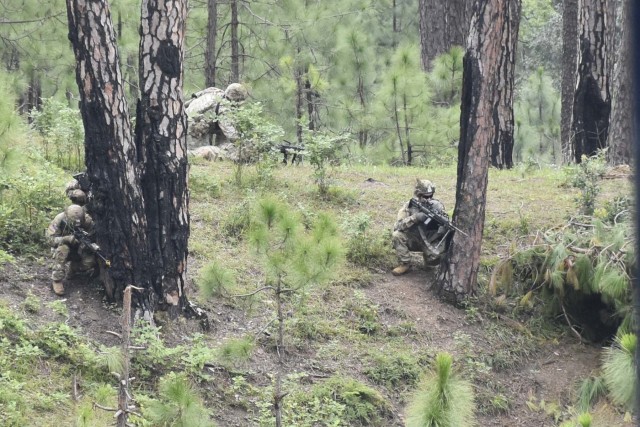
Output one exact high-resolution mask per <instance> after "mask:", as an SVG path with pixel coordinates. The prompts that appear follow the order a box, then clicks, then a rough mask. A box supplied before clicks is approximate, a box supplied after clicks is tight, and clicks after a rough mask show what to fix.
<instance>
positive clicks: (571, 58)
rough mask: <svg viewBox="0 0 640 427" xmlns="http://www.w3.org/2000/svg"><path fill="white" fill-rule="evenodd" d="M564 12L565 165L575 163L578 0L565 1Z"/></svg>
mask: <svg viewBox="0 0 640 427" xmlns="http://www.w3.org/2000/svg"><path fill="white" fill-rule="evenodd" d="M563 3H564V10H563V12H562V106H561V113H560V115H561V120H560V122H561V125H560V132H561V139H562V157H563V160H564V162H565V163H570V162H572V161H573V132H572V130H571V124H572V123H573V95H574V94H575V91H576V74H577V72H578V0H564V2H563Z"/></svg>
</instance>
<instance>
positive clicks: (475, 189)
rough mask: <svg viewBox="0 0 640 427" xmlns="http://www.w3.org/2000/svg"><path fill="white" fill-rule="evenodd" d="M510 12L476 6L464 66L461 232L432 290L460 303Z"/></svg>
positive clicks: (476, 258)
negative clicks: (504, 32) (504, 35)
mask: <svg viewBox="0 0 640 427" xmlns="http://www.w3.org/2000/svg"><path fill="white" fill-rule="evenodd" d="M507 16H508V10H507V7H506V5H505V3H504V2H503V1H501V0H488V1H483V2H476V3H475V4H474V8H473V17H472V19H471V26H470V34H469V38H468V45H467V51H466V53H465V57H464V61H463V64H464V65H463V68H464V71H463V73H464V74H463V83H462V104H461V115H460V143H459V145H458V178H457V184H456V205H455V210H454V213H453V218H452V221H453V223H454V224H455V225H456V226H457V227H458V228H459V229H460V230H461V231H462V233H461V232H455V233H454V234H453V235H450V236H449V238H448V242H447V243H448V245H449V250H448V251H447V254H446V256H444V257H443V259H442V262H441V265H440V270H439V273H438V277H437V282H436V287H437V290H438V291H439V293H440V295H441V296H442V297H444V298H445V299H447V300H450V301H452V302H460V301H461V300H462V299H464V298H465V296H467V295H469V294H472V293H473V292H474V291H475V288H476V279H477V274H478V267H479V263H480V249H481V244H482V232H483V230H484V217H485V205H486V190H487V182H488V169H489V154H490V150H491V144H492V141H493V139H494V136H495V125H494V121H493V114H494V111H495V106H496V104H497V102H498V100H497V97H496V93H497V89H498V86H499V83H500V79H499V67H500V61H501V55H503V54H504V52H503V49H502V46H501V37H500V35H501V29H502V28H503V27H504V25H505V21H506V19H507Z"/></svg>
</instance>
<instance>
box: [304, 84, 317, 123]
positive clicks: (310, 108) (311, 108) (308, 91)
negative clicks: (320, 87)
mask: <svg viewBox="0 0 640 427" xmlns="http://www.w3.org/2000/svg"><path fill="white" fill-rule="evenodd" d="M304 93H305V97H306V101H307V114H308V115H309V130H311V131H313V130H316V122H315V117H316V114H315V111H316V108H315V103H314V101H313V97H314V93H313V88H312V87H311V82H310V81H309V79H308V78H306V79H304Z"/></svg>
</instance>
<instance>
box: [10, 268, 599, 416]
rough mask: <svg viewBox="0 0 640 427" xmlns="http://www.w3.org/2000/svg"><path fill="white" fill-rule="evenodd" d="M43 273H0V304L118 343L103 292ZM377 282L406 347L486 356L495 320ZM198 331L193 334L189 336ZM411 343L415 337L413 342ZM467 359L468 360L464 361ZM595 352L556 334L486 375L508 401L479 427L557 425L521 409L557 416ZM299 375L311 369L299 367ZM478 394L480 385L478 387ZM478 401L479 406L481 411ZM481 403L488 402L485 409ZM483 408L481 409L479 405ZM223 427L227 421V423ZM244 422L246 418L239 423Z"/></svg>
mask: <svg viewBox="0 0 640 427" xmlns="http://www.w3.org/2000/svg"><path fill="white" fill-rule="evenodd" d="M49 274H50V273H49V270H48V268H47V267H46V265H43V263H37V262H30V263H22V264H17V265H9V266H7V267H6V268H5V269H4V271H2V270H0V285H1V288H0V289H1V290H0V300H4V301H5V302H6V303H7V304H8V305H10V306H11V307H12V308H14V309H15V310H17V311H22V312H24V308H23V305H22V303H23V301H24V299H25V298H26V297H27V296H28V295H30V294H31V295H34V296H36V297H37V298H39V299H40V301H41V303H42V307H41V309H40V310H39V312H38V314H37V315H35V316H34V315H31V316H30V318H32V319H33V321H34V322H36V323H39V324H43V323H47V322H51V321H60V320H61V319H60V315H59V314H57V313H55V312H54V311H53V310H52V309H51V307H50V305H49V304H50V303H51V302H53V301H56V300H61V301H64V303H65V304H66V306H67V308H68V313H69V315H68V318H67V319H65V321H66V322H67V323H68V324H69V325H70V326H72V327H74V328H78V329H79V330H81V331H82V334H83V335H84V336H86V337H87V338H88V339H89V340H92V341H93V342H98V343H102V344H105V345H108V346H114V345H118V344H119V342H118V339H117V338H116V337H115V336H114V335H113V334H110V333H109V332H108V331H109V330H118V324H119V321H120V320H119V319H120V309H119V308H118V307H116V306H113V305H109V304H106V303H105V302H104V301H103V297H102V292H101V291H100V290H98V289H95V288H92V287H90V286H87V285H84V284H83V283H82V279H79V280H75V281H70V282H67V284H66V290H67V294H66V295H65V297H62V298H61V297H57V296H55V295H54V294H53V293H52V292H51V290H50V280H49ZM374 277H375V283H374V284H373V285H372V286H368V287H366V288H363V289H362V292H364V293H365V295H366V297H367V298H368V299H369V300H370V301H371V302H372V303H374V304H376V305H378V306H379V308H380V309H379V312H380V313H381V322H382V323H383V324H385V325H387V326H390V325H393V324H395V323H398V322H400V321H402V320H411V321H412V322H414V324H415V328H416V332H417V333H416V334H415V335H414V336H415V339H414V341H413V342H409V343H408V344H409V345H412V346H415V348H420V349H423V348H424V349H429V348H431V349H433V350H437V351H449V352H451V353H452V354H453V355H454V360H459V359H461V358H462V357H464V355H463V354H461V353H464V352H465V351H464V349H461V348H460V342H459V337H458V339H456V334H460V333H463V334H465V335H466V336H469V337H470V342H471V345H472V346H473V348H472V349H467V350H468V351H469V353H471V354H474V353H475V354H480V353H482V354H483V355H484V356H485V357H491V355H492V351H493V349H492V348H488V347H487V345H486V343H488V342H490V340H489V338H488V335H487V334H489V333H491V327H490V326H491V324H493V323H494V322H495V320H491V321H489V320H487V319H483V317H482V315H481V314H480V315H478V316H476V318H474V320H473V321H470V320H469V316H468V313H467V312H465V310H462V309H458V308H454V307H452V306H450V305H448V304H445V303H442V302H441V301H439V300H438V299H437V298H436V297H435V296H434V295H433V293H432V292H431V291H430V290H429V289H428V285H427V284H428V283H430V282H431V280H432V273H428V272H425V271H423V270H420V269H414V270H412V271H410V272H409V273H408V274H406V275H405V276H402V277H394V276H392V275H390V274H388V273H385V274H378V275H375V276H374ZM210 317H211V320H212V322H214V324H215V327H214V328H213V330H212V331H211V332H210V333H211V334H214V335H215V337H212V338H213V339H219V338H220V337H221V336H224V335H230V334H233V333H234V331H242V330H247V329H252V328H255V327H256V324H257V323H260V322H256V319H255V318H254V319H250V318H248V317H245V316H243V315H241V314H239V312H234V311H233V310H227V309H220V310H217V311H214V312H211V314H210ZM195 329H197V328H195V327H194V330H195ZM412 339H413V338H412ZM469 353H467V354H469ZM599 354H600V348H599V347H598V346H591V345H583V344H580V343H579V342H578V340H577V339H576V337H574V336H572V335H571V334H570V333H569V332H567V333H566V334H561V336H560V338H559V339H557V340H549V341H547V342H545V343H542V344H541V345H540V346H539V347H538V348H537V349H536V350H535V351H534V352H532V354H531V355H530V356H528V358H526V359H525V360H522V361H520V362H519V363H517V364H515V366H511V367H509V368H508V369H505V370H501V371H495V370H493V371H492V372H489V373H487V374H486V375H485V376H484V378H487V379H488V381H490V382H491V383H492V384H490V387H491V389H492V390H499V391H500V393H501V394H503V395H504V396H505V398H506V400H507V401H508V402H509V408H508V409H507V410H506V411H501V412H499V413H495V414H483V413H479V414H478V416H479V420H478V421H479V425H481V426H505V427H506V426H520V427H543V426H555V425H557V423H556V422H555V421H554V416H553V414H549V413H548V411H545V410H544V409H541V408H537V409H536V408H534V409H532V408H531V407H530V405H528V404H527V402H530V403H534V404H535V405H536V406H537V407H540V403H541V402H543V401H544V402H549V403H551V402H555V403H557V404H558V405H559V408H560V410H563V409H564V408H566V407H567V405H570V404H571V403H572V402H573V401H574V397H575V394H574V390H575V385H576V383H577V381H579V380H581V379H584V378H586V377H587V376H589V375H590V374H591V373H593V372H595V370H596V369H597V366H598V361H599ZM264 356H265V352H264V350H263V349H260V348H258V349H257V351H256V354H254V359H255V360H254V361H253V362H252V366H251V367H250V368H249V369H250V370H253V371H254V372H258V373H259V372H260V371H262V370H264V369H267V368H265V367H264V365H263V364H264V361H263V360H262V361H261V360H260V359H262V358H263V357H264ZM305 358H306V356H305V357H301V358H300V359H297V361H296V360H295V359H293V360H291V363H292V364H295V363H304V362H303V361H304V359H305ZM314 363H317V360H316V361H315V362H314ZM298 367H299V368H309V367H305V366H298ZM477 387H478V385H477ZM481 403H482V402H479V404H481ZM484 403H486V402H484ZM394 404H396V408H395V409H394V414H395V416H394V418H395V419H394V420H393V424H392V425H393V426H401V425H402V424H403V423H402V415H401V414H402V412H403V408H402V407H401V406H399V404H398V402H394ZM485 406H486V405H485ZM234 411H236V409H233V408H229V413H228V414H226V415H225V414H223V415H222V416H221V417H220V418H219V419H218V425H222V426H232V425H251V424H250V423H249V421H244V424H243V421H241V420H242V419H243V418H242V414H238V413H233V412H234ZM225 420H226V421H225ZM244 420H247V418H244Z"/></svg>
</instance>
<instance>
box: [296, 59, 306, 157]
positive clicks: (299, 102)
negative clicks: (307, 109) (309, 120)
mask: <svg viewBox="0 0 640 427" xmlns="http://www.w3.org/2000/svg"><path fill="white" fill-rule="evenodd" d="M294 74H295V81H296V139H297V141H298V145H299V146H302V145H303V142H302V116H303V111H304V105H303V104H304V87H303V85H302V70H301V69H300V68H299V67H296V68H295V70H294Z"/></svg>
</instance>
